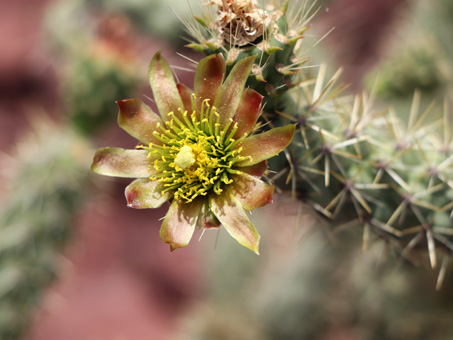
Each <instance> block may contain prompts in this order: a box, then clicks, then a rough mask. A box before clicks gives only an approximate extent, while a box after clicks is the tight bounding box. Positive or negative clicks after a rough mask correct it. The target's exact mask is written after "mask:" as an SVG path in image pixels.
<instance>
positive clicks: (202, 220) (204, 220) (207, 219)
mask: <svg viewBox="0 0 453 340" xmlns="http://www.w3.org/2000/svg"><path fill="white" fill-rule="evenodd" d="M220 225H221V223H220V221H219V220H218V219H217V217H215V215H214V214H213V213H212V211H211V210H210V209H209V202H208V200H205V202H204V203H203V206H202V208H201V211H200V216H198V226H199V227H200V228H204V229H211V228H218V227H220Z"/></svg>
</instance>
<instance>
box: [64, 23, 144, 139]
mask: <svg viewBox="0 0 453 340" xmlns="http://www.w3.org/2000/svg"><path fill="white" fill-rule="evenodd" d="M129 26H130V23H129V22H128V20H127V19H126V18H125V17H121V16H117V15H110V16H106V17H104V18H102V19H100V20H99V22H98V29H97V33H96V36H95V37H94V39H93V40H92V41H90V42H89V44H88V45H85V46H80V49H77V50H74V53H72V55H71V58H70V61H69V62H68V63H67V64H66V65H65V70H64V74H63V93H64V97H65V108H66V113H67V114H68V115H69V116H70V118H71V120H72V121H73V123H74V125H75V126H76V128H78V129H79V130H80V131H81V132H83V133H85V134H88V135H91V134H93V133H95V132H97V131H99V129H101V128H102V127H104V126H105V125H106V124H109V123H111V121H112V119H111V118H112V112H115V100H117V99H118V98H129V97H132V96H133V95H134V93H135V92H136V89H137V88H138V85H139V81H138V77H137V68H138V67H137V66H138V65H139V61H138V60H137V54H136V52H137V51H136V50H134V41H133V39H132V35H131V34H130V32H129V30H130V27H129Z"/></svg>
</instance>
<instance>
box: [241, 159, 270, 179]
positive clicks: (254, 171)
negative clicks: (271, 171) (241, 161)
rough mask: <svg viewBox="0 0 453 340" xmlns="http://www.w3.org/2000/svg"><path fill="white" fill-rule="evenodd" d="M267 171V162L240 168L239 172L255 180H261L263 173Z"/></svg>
mask: <svg viewBox="0 0 453 340" xmlns="http://www.w3.org/2000/svg"><path fill="white" fill-rule="evenodd" d="M266 170H267V161H262V162H259V163H257V164H254V165H250V166H246V167H242V168H241V170H240V171H242V172H245V173H246V174H249V175H252V176H254V177H256V178H261V176H263V174H264V172H265V171H266Z"/></svg>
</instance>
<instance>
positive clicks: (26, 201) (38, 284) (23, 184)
mask: <svg viewBox="0 0 453 340" xmlns="http://www.w3.org/2000/svg"><path fill="white" fill-rule="evenodd" d="M35 119H36V121H35V122H34V124H33V128H32V131H31V132H30V133H29V135H28V136H27V137H24V138H23V139H22V140H21V142H20V144H19V145H18V146H17V154H16V155H14V156H13V159H14V161H15V162H14V165H13V166H11V168H5V169H3V172H4V174H5V176H6V178H5V179H7V180H8V183H9V186H10V187H9V188H8V190H6V195H5V197H2V198H3V204H2V208H1V211H0V216H1V218H0V221H1V222H0V264H1V265H0V297H1V299H0V339H3V340H8V339H18V338H19V335H20V334H22V333H23V332H24V331H25V330H26V326H27V325H28V323H29V321H30V317H31V312H32V311H33V310H34V309H35V308H36V307H37V305H38V303H39V301H40V298H41V293H42V290H43V289H44V288H45V287H47V286H48V285H49V283H50V282H51V280H52V279H53V278H54V277H55V276H56V275H57V273H58V270H59V265H60V261H61V258H60V251H61V249H62V247H63V246H64V245H65V244H66V241H67V239H68V236H69V235H70V233H71V231H72V225H73V223H74V214H75V213H76V211H77V209H78V207H79V206H80V204H81V203H82V200H83V198H84V197H85V191H83V190H80V188H81V187H84V186H85V185H86V184H87V179H88V176H87V174H88V169H87V164H88V163H87V160H86V156H87V155H89V154H90V150H89V148H88V146H87V144H86V142H85V141H84V140H83V139H81V138H80V137H78V136H77V135H76V134H74V133H73V132H72V131H68V130H67V129H61V128H60V127H58V126H56V125H55V124H54V123H52V122H51V121H50V120H49V119H48V118H46V119H45V118H43V117H39V118H35ZM3 157H6V156H3ZM8 163H9V164H11V162H8ZM2 164H7V163H6V162H2ZM7 174H8V175H7Z"/></svg>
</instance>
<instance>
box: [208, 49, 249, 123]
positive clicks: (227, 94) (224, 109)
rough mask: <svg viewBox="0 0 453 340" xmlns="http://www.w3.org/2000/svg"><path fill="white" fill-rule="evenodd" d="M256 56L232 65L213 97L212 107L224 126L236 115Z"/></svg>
mask: <svg viewBox="0 0 453 340" xmlns="http://www.w3.org/2000/svg"><path fill="white" fill-rule="evenodd" d="M255 58H256V56H250V57H247V58H244V59H241V60H240V61H238V62H237V63H236V65H234V67H233V69H232V70H231V72H230V74H229V75H228V77H227V79H226V80H225V82H224V83H223V84H222V86H221V87H220V89H219V91H218V92H217V96H216V97H215V101H214V106H215V107H216V108H217V112H218V113H219V114H220V122H221V124H222V125H225V124H226V123H227V122H228V120H229V119H230V118H232V117H233V116H234V114H235V113H236V111H237V109H238V107H239V103H240V101H241V97H242V92H243V91H244V86H245V82H246V81H247V78H248V76H249V75H250V71H251V70H252V65H253V62H254V60H255Z"/></svg>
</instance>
